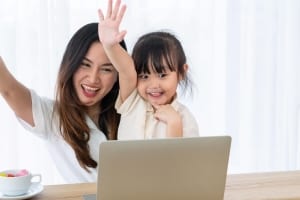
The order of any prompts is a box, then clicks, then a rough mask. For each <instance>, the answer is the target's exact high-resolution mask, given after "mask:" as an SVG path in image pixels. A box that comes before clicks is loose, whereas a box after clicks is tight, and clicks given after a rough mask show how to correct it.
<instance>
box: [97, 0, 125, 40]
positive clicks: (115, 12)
mask: <svg viewBox="0 0 300 200" xmlns="http://www.w3.org/2000/svg"><path fill="white" fill-rule="evenodd" d="M125 10H126V5H122V6H121V0H116V3H115V5H114V6H113V0H108V7H107V12H106V16H104V14H103V12H102V10H101V9H99V10H98V16H99V26H98V34H99V38H100V41H101V43H102V44H103V45H104V46H113V45H115V44H118V43H119V42H121V41H122V40H123V39H124V37H125V34H126V31H125V30H122V31H119V27H120V23H121V21H122V19H123V16H124V13H125Z"/></svg>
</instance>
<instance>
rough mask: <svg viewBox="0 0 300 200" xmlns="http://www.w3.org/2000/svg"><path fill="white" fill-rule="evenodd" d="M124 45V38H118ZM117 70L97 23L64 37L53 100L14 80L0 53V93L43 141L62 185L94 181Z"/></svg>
mask: <svg viewBox="0 0 300 200" xmlns="http://www.w3.org/2000/svg"><path fill="white" fill-rule="evenodd" d="M120 44H121V46H122V47H123V48H124V49H126V45H125V42H124V41H122V42H120ZM118 90H119V83H118V74H117V71H116V70H115V68H114V67H113V65H112V64H111V62H110V61H109V59H108V57H107V56H106V54H105V52H104V50H103V47H102V45H101V43H100V42H99V37H98V23H91V24H87V25H85V26H83V27H82V28H80V29H79V30H78V31H77V32H76V33H75V34H74V36H73V37H72V38H71V40H70V41H69V43H68V45H67V48H66V51H65V53H64V56H63V59H62V62H61V65H60V69H59V72H58V78H57V90H56V99H55V100H50V99H46V98H42V97H40V96H38V95H37V94H36V93H35V92H34V91H33V90H31V89H29V88H26V87H25V86H24V85H22V84H21V83H20V82H18V81H17V80H16V79H15V78H14V77H13V76H12V74H11V73H10V72H9V71H8V69H7V68H6V66H5V64H4V62H3V60H2V58H1V57H0V93H1V95H2V96H3V98H4V99H5V100H6V102H7V103H8V105H9V106H10V107H11V109H12V110H13V111H14V112H15V114H16V116H17V117H18V119H19V120H20V122H21V123H22V125H23V126H24V128H26V129H27V130H29V131H31V132H33V133H34V134H35V135H37V136H39V137H41V138H43V139H45V140H46V144H47V148H48V150H49V151H50V154H51V156H52V158H53V160H54V162H55V163H56V165H57V169H58V171H59V172H60V173H61V175H62V177H63V178H64V179H65V181H66V182H68V183H78V182H95V181H96V180H97V169H96V168H97V160H98V154H99V144H100V143H101V142H102V141H105V140H107V139H108V140H112V139H116V137H117V136H116V134H117V129H118V124H119V120H120V116H119V115H118V114H117V113H116V110H115V108H114V104H115V100H116V97H117V94H118Z"/></svg>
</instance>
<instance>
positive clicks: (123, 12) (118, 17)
mask: <svg viewBox="0 0 300 200" xmlns="http://www.w3.org/2000/svg"><path fill="white" fill-rule="evenodd" d="M125 11H126V5H123V6H122V7H121V10H120V12H118V16H117V18H116V19H117V21H118V22H119V23H120V22H121V21H122V19H123V16H124V14H125Z"/></svg>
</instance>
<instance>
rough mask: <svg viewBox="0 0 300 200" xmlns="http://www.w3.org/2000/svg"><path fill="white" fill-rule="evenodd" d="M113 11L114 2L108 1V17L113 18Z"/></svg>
mask: <svg viewBox="0 0 300 200" xmlns="http://www.w3.org/2000/svg"><path fill="white" fill-rule="evenodd" d="M111 11H112V0H108V5H107V11H106V17H111Z"/></svg>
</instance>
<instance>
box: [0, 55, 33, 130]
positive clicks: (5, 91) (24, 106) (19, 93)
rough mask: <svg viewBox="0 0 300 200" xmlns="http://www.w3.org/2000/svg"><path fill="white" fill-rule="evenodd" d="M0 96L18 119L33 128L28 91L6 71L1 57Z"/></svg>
mask: <svg viewBox="0 0 300 200" xmlns="http://www.w3.org/2000/svg"><path fill="white" fill-rule="evenodd" d="M0 94H1V95H2V96H3V98H4V99H5V101H6V102H7V104H8V105H9V106H10V107H11V109H12V110H13V111H14V112H15V114H16V115H17V116H18V117H20V118H21V119H23V120H24V121H26V122H27V123H28V124H30V125H31V126H34V122H33V115H32V104H31V95H30V91H29V89H28V88H26V87H25V86H24V85H22V84H21V83H20V82H18V81H17V80H16V79H15V78H14V77H13V75H12V74H11V73H10V72H9V71H8V69H7V67H6V66H5V64H4V61H3V60H2V58H1V56H0Z"/></svg>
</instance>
